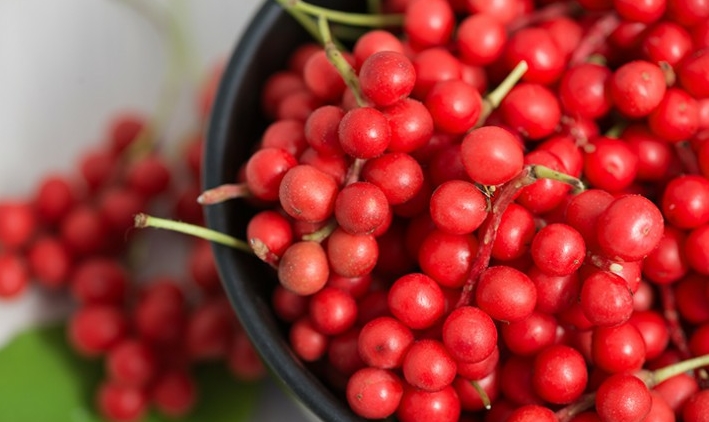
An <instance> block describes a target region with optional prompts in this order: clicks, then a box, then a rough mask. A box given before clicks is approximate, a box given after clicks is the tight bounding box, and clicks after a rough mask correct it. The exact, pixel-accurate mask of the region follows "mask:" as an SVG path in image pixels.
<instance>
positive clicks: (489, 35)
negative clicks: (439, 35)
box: [456, 13, 507, 66]
mask: <svg viewBox="0 0 709 422" xmlns="http://www.w3.org/2000/svg"><path fill="white" fill-rule="evenodd" d="M456 34H457V38H456V43H457V46H458V50H459V52H460V56H461V59H462V60H463V61H464V62H466V63H468V64H470V65H473V66H486V65H488V64H490V63H492V62H494V61H495V60H496V59H497V58H498V57H500V55H501V54H502V52H503V51H504V50H503V49H504V46H505V42H506V41H507V33H506V32H505V27H504V25H503V24H502V22H500V21H498V20H497V19H496V18H493V17H492V16H491V15H488V14H483V13H481V14H474V15H470V16H468V17H466V18H465V19H464V20H463V21H462V22H461V23H460V24H459V25H458V29H457V33H456Z"/></svg>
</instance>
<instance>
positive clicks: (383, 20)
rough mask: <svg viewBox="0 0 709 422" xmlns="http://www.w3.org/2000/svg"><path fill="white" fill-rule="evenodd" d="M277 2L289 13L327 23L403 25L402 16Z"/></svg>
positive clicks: (294, 1)
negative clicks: (323, 20) (324, 20)
mask: <svg viewBox="0 0 709 422" xmlns="http://www.w3.org/2000/svg"><path fill="white" fill-rule="evenodd" d="M277 1H278V3H279V4H280V5H281V6H283V7H284V8H285V9H287V10H289V11H290V10H297V11H300V12H303V13H306V14H308V15H312V16H323V17H325V18H327V20H329V21H332V22H337V23H342V24H346V25H353V26H366V27H372V28H384V27H389V26H401V25H402V24H403V23H404V15H401V14H369V13H351V12H343V11H341V10H334V9H328V8H325V7H320V6H316V5H314V4H310V3H307V2H304V1H301V0H277Z"/></svg>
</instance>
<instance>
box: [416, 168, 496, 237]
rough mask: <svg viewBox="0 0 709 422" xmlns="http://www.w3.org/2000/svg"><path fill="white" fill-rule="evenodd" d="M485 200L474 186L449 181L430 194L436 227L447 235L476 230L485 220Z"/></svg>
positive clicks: (431, 211) (460, 181) (462, 182)
mask: <svg viewBox="0 0 709 422" xmlns="http://www.w3.org/2000/svg"><path fill="white" fill-rule="evenodd" d="M487 207H488V204H487V198H486V197H485V195H483V193H482V192H481V191H480V189H478V187H477V186H475V185H473V184H472V183H469V182H466V181H464V180H450V181H447V182H445V183H443V184H441V185H440V186H438V187H437V188H436V190H434V191H433V194H432V195H431V200H430V213H431V219H432V220H433V222H434V223H435V224H436V226H437V227H438V228H439V229H441V230H443V231H446V232H448V233H452V234H467V233H472V232H473V231H475V230H476V229H477V228H478V227H480V225H481V224H482V223H483V221H484V220H485V218H487V215H488V212H487Z"/></svg>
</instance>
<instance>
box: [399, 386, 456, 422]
mask: <svg viewBox="0 0 709 422" xmlns="http://www.w3.org/2000/svg"><path fill="white" fill-rule="evenodd" d="M460 411H461V406H460V399H459V398H458V394H457V393H456V391H455V388H453V387H452V386H450V385H449V386H447V387H445V388H443V389H442V390H439V391H434V392H429V391H424V390H419V389H416V388H413V387H408V386H407V387H405V389H404V394H403V395H402V396H401V403H399V408H398V409H397V410H396V418H397V420H399V421H400V422H416V421H421V420H424V421H431V422H434V421H436V422H449V421H450V422H455V421H457V420H458V417H459V416H460Z"/></svg>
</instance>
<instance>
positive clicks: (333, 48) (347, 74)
mask: <svg viewBox="0 0 709 422" xmlns="http://www.w3.org/2000/svg"><path fill="white" fill-rule="evenodd" d="M318 30H319V32H320V36H321V37H322V42H323V46H324V47H325V54H326V55H327V59H328V60H329V61H330V63H332V65H333V66H335V68H336V69H337V71H338V72H339V73H340V76H342V79H343V80H344V81H345V84H347V86H348V87H349V88H350V89H351V90H352V93H353V94H354V96H355V100H356V101H357V104H358V105H359V106H360V107H361V106H364V105H366V104H367V102H366V101H365V100H364V96H363V95H362V90H361V89H360V87H359V78H357V72H355V70H354V68H353V67H352V66H350V64H349V63H348V62H347V60H346V59H345V57H344V56H343V55H342V53H341V52H340V49H339V48H337V45H335V43H334V41H333V38H332V33H331V32H330V25H329V24H328V21H327V18H326V17H325V16H324V15H320V16H318Z"/></svg>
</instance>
